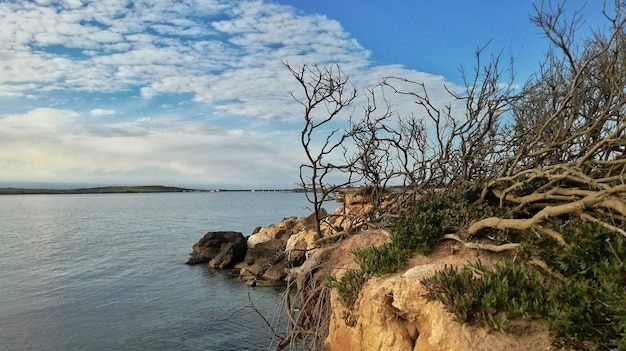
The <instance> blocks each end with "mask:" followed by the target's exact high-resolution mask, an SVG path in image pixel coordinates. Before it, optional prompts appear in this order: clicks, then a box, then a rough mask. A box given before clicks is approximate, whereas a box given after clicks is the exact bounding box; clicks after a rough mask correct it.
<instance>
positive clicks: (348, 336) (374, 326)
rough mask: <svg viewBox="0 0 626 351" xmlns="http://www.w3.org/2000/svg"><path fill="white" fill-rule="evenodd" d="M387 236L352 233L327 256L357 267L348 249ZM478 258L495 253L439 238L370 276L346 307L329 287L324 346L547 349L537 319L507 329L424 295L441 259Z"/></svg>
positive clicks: (337, 266)
mask: <svg viewBox="0 0 626 351" xmlns="http://www.w3.org/2000/svg"><path fill="white" fill-rule="evenodd" d="M386 240H388V235H387V233H386V232H385V231H368V232H363V233H360V234H357V235H354V236H352V237H350V238H348V239H346V240H345V241H343V242H341V243H339V244H337V245H336V246H334V247H332V248H329V249H328V250H331V252H327V253H326V262H328V264H329V265H332V266H334V268H333V269H332V272H333V274H336V275H338V276H341V274H343V272H345V271H346V269H350V268H357V265H356V263H355V262H354V260H353V259H352V257H351V256H350V255H349V252H350V251H352V250H355V249H358V248H362V247H368V246H369V245H372V244H373V245H377V244H382V243H383V242H385V241H386ZM477 259H480V260H481V261H482V262H483V263H485V264H488V265H492V264H495V262H496V261H497V258H496V256H495V255H493V254H489V253H485V252H479V251H475V250H472V249H467V248H459V249H454V250H451V249H450V247H449V244H445V243H444V244H442V245H440V247H438V248H437V249H436V250H435V251H434V253H433V254H432V255H429V256H423V255H415V256H414V257H412V258H411V260H410V262H409V264H408V265H407V266H406V268H405V269H403V270H402V271H401V272H398V273H394V274H390V275H385V276H382V277H374V278H371V279H370V280H368V281H367V282H366V283H365V284H364V285H363V287H362V289H361V291H360V293H359V296H358V298H357V300H356V302H355V303H354V305H353V306H352V308H351V309H350V310H347V309H346V307H344V306H343V305H342V304H341V303H340V301H339V298H338V294H337V292H336V291H334V290H333V291H331V293H330V299H329V302H330V306H331V307H330V312H331V313H330V321H329V325H328V336H327V337H326V339H325V342H324V349H325V350H328V351H339V350H361V351H368V350H372V351H373V350H397V351H405V350H414V351H418V350H420V351H422V350H426V351H430V350H433V351H434V350H437V351H443V350H460V351H464V350H494V351H495V350H509V351H514V350H525V351H527V350H550V349H551V346H550V345H551V341H550V338H549V334H548V331H547V327H546V326H545V325H544V324H543V323H542V322H541V321H539V320H535V321H532V320H531V321H519V322H512V323H511V325H510V329H509V331H508V332H496V331H490V330H488V329H487V328H485V327H481V326H472V325H466V324H461V323H458V322H456V321H454V318H453V316H452V314H450V313H449V312H447V311H446V310H445V309H444V307H443V305H442V304H441V303H440V302H438V301H428V299H427V298H426V297H425V296H426V294H427V291H426V289H425V287H424V286H423V285H422V283H421V280H422V279H424V278H426V277H429V276H432V275H433V274H434V273H435V272H436V271H438V270H441V269H443V268H444V267H445V265H456V266H463V265H465V264H467V263H468V262H473V261H475V260H477Z"/></svg>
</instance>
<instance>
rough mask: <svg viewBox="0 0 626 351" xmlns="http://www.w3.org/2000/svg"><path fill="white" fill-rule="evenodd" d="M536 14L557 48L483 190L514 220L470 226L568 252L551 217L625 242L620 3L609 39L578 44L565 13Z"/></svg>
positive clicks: (625, 51) (517, 109)
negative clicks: (519, 233) (589, 224)
mask: <svg viewBox="0 0 626 351" xmlns="http://www.w3.org/2000/svg"><path fill="white" fill-rule="evenodd" d="M550 10H551V11H548V10H546V9H544V8H537V13H538V14H537V15H536V16H534V17H533V18H532V20H533V21H534V22H535V23H536V24H537V25H538V26H539V27H540V28H542V29H543V30H544V32H545V33H546V36H547V38H548V39H549V40H550V41H551V42H552V44H553V50H552V51H551V52H550V53H549V54H548V56H547V59H546V62H545V63H544V65H543V66H542V67H541V70H540V71H539V72H538V73H537V75H536V76H535V77H532V78H531V79H530V80H529V81H528V83H527V84H526V86H525V88H524V91H523V92H522V94H521V96H522V98H521V99H520V100H519V101H518V102H517V103H516V105H515V106H514V108H513V111H514V118H515V124H514V127H513V131H512V139H511V142H510V146H511V147H512V148H513V149H514V152H513V153H512V155H511V156H510V157H507V158H506V159H505V160H504V162H502V166H501V167H500V172H499V174H497V175H496V176H495V177H493V178H492V179H491V180H490V181H489V182H488V183H487V185H486V186H485V188H484V190H483V194H482V198H481V200H482V201H486V200H487V198H488V197H489V196H495V197H496V198H497V199H499V202H500V205H501V206H512V209H513V211H514V213H513V215H512V218H506V219H505V218H496V217H492V218H486V219H483V220H480V221H478V222H476V223H474V224H473V225H472V226H470V227H469V229H468V232H469V234H470V235H475V234H477V233H479V232H480V231H482V230H483V229H486V228H495V229H507V230H528V229H530V230H533V231H535V232H537V233H542V234H545V235H549V236H551V237H553V238H554V239H556V240H558V241H559V242H561V243H563V244H566V243H565V241H564V239H563V237H562V236H561V234H560V233H559V232H558V230H554V229H550V228H546V227H545V225H544V224H545V223H546V222H547V221H548V220H550V219H552V218H564V217H570V218H582V219H583V220H586V221H593V222H598V223H600V224H601V225H602V226H604V227H606V228H609V229H611V230H613V231H615V232H616V233H620V234H621V235H624V236H626V231H624V229H623V228H624V225H625V224H626V222H625V219H626V185H625V178H624V175H625V173H626V157H625V151H626V119H625V117H624V116H625V114H626V93H625V91H624V86H626V67H625V66H624V62H626V33H625V32H624V29H625V28H624V25H625V23H626V18H625V17H624V14H625V12H624V11H625V10H626V7H625V4H624V2H622V1H618V2H616V6H615V14H613V15H609V14H608V13H607V12H606V11H605V13H604V14H605V16H606V18H607V19H609V22H610V23H611V28H610V33H609V34H608V35H602V34H601V33H594V35H593V36H592V38H590V39H589V40H588V41H586V42H584V45H582V46H575V45H574V43H575V41H574V39H573V34H574V32H575V31H576V30H577V29H578V26H579V25H580V23H581V22H580V21H581V20H580V19H579V18H578V17H577V16H574V18H573V19H572V20H570V21H565V20H564V19H563V11H564V9H563V7H562V6H557V7H556V8H551V9H550Z"/></svg>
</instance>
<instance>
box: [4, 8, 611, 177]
mask: <svg viewBox="0 0 626 351" xmlns="http://www.w3.org/2000/svg"><path fill="white" fill-rule="evenodd" d="M601 3H602V2H601V1H588V2H583V1H578V0H576V1H568V2H567V3H566V5H567V8H568V9H569V10H571V11H573V10H579V9H582V12H581V13H582V14H583V16H584V19H585V20H586V22H585V24H584V28H583V30H586V29H588V28H597V27H598V26H601V25H602V15H601ZM531 14H534V8H533V2H532V1H517V0H515V1H514V0H505V1H503V0H477V1H467V0H439V1H426V0H389V1H373V0H341V1H331V0H308V1H303V0H140V1H131V0H34V1H33V0H28V1H27V0H15V1H12V0H0V186H12V187H20V186H30V187H32V186H55V187H63V186H65V187H74V186H104V185H152V184H155V185H156V184H159V185H170V186H182V187H193V188H203V189H212V188H293V187H295V186H296V184H297V183H298V182H299V166H300V165H301V164H302V163H304V162H305V156H304V151H303V149H302V147H301V145H300V132H301V130H302V127H303V124H304V122H303V117H302V116H303V114H302V107H301V106H300V105H298V104H297V103H296V102H295V101H294V99H293V97H292V95H291V94H293V95H294V96H296V97H299V96H301V95H299V93H301V91H299V90H298V85H297V83H296V81H295V80H294V79H293V77H292V76H291V75H290V73H289V71H288V70H287V69H286V68H285V66H284V64H283V63H284V62H288V63H289V64H290V65H292V66H294V67H299V65H303V64H308V65H312V64H319V65H320V66H325V65H332V64H338V65H340V67H341V68H342V70H343V71H344V72H346V73H347V74H348V75H349V76H350V78H351V81H352V82H353V84H354V85H355V87H357V88H358V89H367V88H369V87H372V86H374V85H375V84H376V83H377V82H378V81H379V80H380V79H381V78H382V77H386V76H397V77H403V78H407V79H411V80H414V81H416V82H421V83H424V84H425V85H426V86H427V87H428V88H429V93H430V95H431V96H433V99H434V100H435V101H436V102H438V103H441V104H444V103H446V102H449V100H450V99H451V98H450V97H449V96H448V95H446V93H445V91H444V85H445V86H447V87H449V88H450V87H452V89H456V88H459V87H460V85H461V84H462V77H461V74H460V68H461V67H462V68H463V69H464V70H466V71H472V70H473V67H474V64H475V52H476V50H477V48H479V47H482V46H484V45H485V44H487V43H489V46H487V49H486V51H485V54H487V56H488V55H490V54H498V53H502V54H503V55H504V56H506V57H512V58H513V59H514V60H515V66H514V68H515V73H516V81H518V82H519V83H523V81H524V80H525V79H526V78H527V77H528V76H529V75H530V74H531V73H532V72H533V71H535V70H536V69H537V67H538V64H539V62H540V61H541V60H542V57H543V54H544V53H545V52H546V50H547V49H548V45H547V41H546V39H545V38H544V37H543V36H542V34H541V33H540V31H539V29H538V28H536V27H535V26H534V25H533V24H532V23H531V22H530V21H529V16H530V15H531ZM362 101H363V100H362V99H359V100H357V105H356V106H354V107H353V109H352V110H351V111H357V113H358V111H359V109H360V108H361V107H359V106H358V103H362ZM398 104H399V105H401V104H406V102H402V101H400V102H398ZM398 108H399V109H402V108H404V109H410V108H411V103H410V102H409V103H408V104H406V105H405V106H398ZM341 118H345V117H341Z"/></svg>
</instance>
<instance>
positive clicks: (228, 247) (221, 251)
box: [187, 231, 247, 268]
mask: <svg viewBox="0 0 626 351" xmlns="http://www.w3.org/2000/svg"><path fill="white" fill-rule="evenodd" d="M246 250H247V243H246V238H245V237H244V236H243V234H241V233H240V232H233V231H221V232H208V233H206V234H205V235H204V237H202V239H200V240H199V241H198V242H197V243H195V244H194V245H193V252H192V253H191V254H190V257H189V260H188V261H187V264H199V263H207V262H208V263H209V266H211V267H214V268H229V267H232V266H233V265H235V264H236V263H237V262H240V261H241V260H242V259H243V257H244V256H245V254H246Z"/></svg>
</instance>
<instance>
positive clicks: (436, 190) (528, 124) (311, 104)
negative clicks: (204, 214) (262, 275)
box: [282, 1, 626, 350]
mask: <svg viewBox="0 0 626 351" xmlns="http://www.w3.org/2000/svg"><path fill="white" fill-rule="evenodd" d="M536 10H537V11H536V14H535V15H534V16H532V17H531V21H532V22H534V23H535V24H536V25H537V28H539V29H540V30H541V32H542V33H543V34H544V35H545V37H546V38H547V40H548V41H549V43H550V45H551V48H550V50H549V51H548V52H547V53H546V57H545V61H544V62H543V63H542V64H541V65H540V67H539V69H538V70H537V72H535V73H534V74H533V75H532V76H531V77H529V78H528V79H527V80H526V82H525V83H524V84H523V85H521V86H519V85H518V84H516V82H517V80H516V79H515V77H514V75H513V72H514V69H513V66H512V65H513V63H514V62H513V60H511V61H509V64H506V65H503V62H505V61H503V58H502V57H501V56H500V55H496V56H492V57H491V59H490V60H489V61H488V62H487V63H485V62H483V60H484V53H485V49H486V48H484V47H483V48H480V49H479V50H477V52H476V60H477V62H476V68H475V70H474V71H473V73H469V72H466V71H462V72H463V78H464V82H465V90H464V91H456V90H452V89H449V90H448V91H449V93H450V97H451V98H452V101H453V102H451V103H450V104H448V105H444V106H437V104H436V103H435V102H434V101H433V100H432V99H431V98H430V96H429V94H428V89H427V87H425V86H424V85H423V84H421V83H420V82H414V81H410V80H407V79H404V78H401V77H384V78H382V79H381V80H380V82H379V84H378V85H377V86H375V87H374V88H371V89H368V90H367V91H366V92H365V94H364V96H365V98H366V99H365V100H366V102H367V103H366V106H365V107H364V108H363V109H362V111H363V114H362V115H361V116H357V115H356V114H355V112H354V111H355V110H352V109H351V110H350V111H353V112H352V113H351V115H350V116H349V120H350V125H349V126H348V127H347V128H345V129H341V128H339V127H337V128H336V129H330V130H331V131H330V132H329V129H328V126H330V125H337V124H335V123H336V122H337V120H338V119H339V118H338V117H337V116H339V115H340V112H341V111H346V110H348V109H346V107H348V106H349V105H350V104H352V103H354V101H355V93H353V92H355V90H354V89H353V88H352V85H351V83H350V80H349V79H348V77H347V76H346V75H345V74H344V73H343V72H342V71H341V69H340V67H339V66H335V67H332V68H321V67H317V66H307V65H305V66H302V67H300V68H294V67H291V66H289V65H287V67H288V69H289V70H290V71H291V73H292V74H293V75H294V77H295V78H296V80H297V81H298V82H299V83H300V85H301V86H302V88H303V94H301V95H296V94H295V93H294V94H292V95H293V96H294V98H296V100H298V101H299V102H300V103H301V104H302V106H304V108H305V124H306V126H305V128H304V129H303V147H304V149H305V151H306V154H307V155H308V156H309V157H308V160H309V163H308V164H306V165H304V166H303V167H302V168H301V181H302V186H303V188H305V189H317V190H318V191H314V192H313V194H314V196H312V197H310V198H309V199H310V201H311V202H312V204H313V206H314V208H315V209H316V211H315V213H316V218H317V220H318V223H323V222H325V221H326V222H328V221H329V218H328V217H326V216H319V215H318V214H319V213H321V211H319V210H318V207H320V206H321V203H322V202H324V201H327V200H328V199H329V198H331V197H332V196H333V194H336V193H337V191H336V190H337V189H338V187H337V184H341V188H345V187H346V186H354V187H360V188H362V189H367V191H365V192H363V194H365V195H367V197H368V201H369V203H370V204H372V208H371V210H370V211H369V212H368V213H366V214H361V215H362V217H363V221H361V222H360V223H361V225H360V226H358V227H352V228H350V233H349V234H354V235H356V234H358V233H359V231H362V230H366V229H378V228H388V229H389V230H390V238H389V239H390V240H389V241H388V242H386V243H384V244H382V245H379V246H373V247H371V248H366V249H358V250H354V251H353V252H352V255H353V257H354V260H355V261H356V262H357V264H358V268H357V269H347V270H344V271H343V273H342V274H341V275H340V276H338V275H336V274H333V273H332V272H329V273H327V274H324V275H323V276H322V277H319V275H318V277H319V279H320V281H319V282H315V283H312V282H309V283H310V284H309V285H308V286H307V287H306V288H302V287H301V285H300V291H299V292H298V294H297V298H298V299H299V303H298V304H297V305H298V306H299V308H298V310H297V311H295V310H293V309H291V307H292V306H293V305H294V304H292V303H290V304H288V306H287V307H288V312H289V313H290V315H291V316H292V317H291V320H292V322H293V323H292V329H291V330H292V339H294V340H295V341H298V342H300V343H301V344H303V345H304V346H305V347H307V348H309V349H315V348H317V347H318V346H317V345H319V341H318V340H317V339H316V338H315V335H317V336H321V337H323V336H324V330H320V329H318V330H316V332H315V333H313V336H312V334H311V332H310V331H311V330H310V328H309V329H307V328H308V327H310V325H307V324H306V323H299V322H298V321H301V320H306V321H308V322H310V321H311V320H313V319H315V320H319V319H323V318H324V316H323V315H320V313H327V312H328V311H327V308H326V309H324V308H322V305H323V304H324V303H325V302H324V301H327V300H324V299H328V293H327V292H325V291H324V290H323V288H326V289H334V290H335V291H336V292H337V293H338V296H339V300H340V301H341V303H342V304H343V306H344V307H345V308H346V312H345V315H346V318H345V320H346V323H347V324H348V325H355V323H356V317H351V316H350V311H351V308H352V306H353V304H354V303H355V301H356V300H357V299H358V297H359V292H360V290H361V288H362V287H363V286H364V284H366V282H367V281H368V280H370V279H371V278H372V277H377V276H382V275H387V274H390V273H394V272H397V271H398V270H400V269H402V268H405V267H406V265H407V263H408V262H409V260H410V258H411V257H412V256H414V255H415V254H418V253H419V254H429V253H430V251H431V250H432V248H433V247H434V246H435V245H436V244H438V243H441V242H442V241H449V242H452V243H454V244H455V245H460V246H462V247H466V248H471V249H475V250H482V251H488V252H491V253H496V254H498V255H500V256H501V263H500V264H497V265H495V267H488V266H486V265H483V264H482V262H480V261H476V262H470V263H469V264H468V265H467V266H466V267H463V268H455V267H447V268H446V269H444V270H441V271H439V272H438V273H436V274H435V275H434V276H432V277H430V278H426V279H423V280H422V284H423V285H424V286H425V287H426V288H427V290H428V298H429V299H432V300H436V301H439V302H441V303H442V304H443V305H444V306H445V308H446V309H447V310H448V311H450V312H451V313H452V314H453V315H454V316H455V318H456V320H458V321H459V322H463V323H475V324H481V325H485V326H487V327H489V328H492V329H495V330H501V331H506V330H507V329H508V325H509V322H510V321H511V320H513V319H519V318H522V319H523V318H531V319H542V320H545V321H546V323H547V325H548V328H549V330H550V333H551V336H552V338H553V342H554V345H555V346H557V347H562V348H566V349H576V350H579V349H586V350H587V349H588V350H626V300H625V299H624V292H625V291H626V263H625V261H626V244H625V243H624V241H625V240H626V229H625V228H626V179H625V174H626V119H625V118H624V116H626V91H625V90H624V87H625V86H626V28H625V24H626V17H625V15H626V2H624V1H615V2H614V6H613V7H611V8H610V9H609V7H607V8H606V10H605V11H604V13H603V15H604V16H605V18H606V20H607V27H606V28H605V29H598V30H596V31H593V32H592V34H591V35H589V36H588V37H586V38H584V39H578V38H577V37H576V36H575V34H577V32H578V31H579V30H580V28H581V25H582V23H583V22H582V18H580V17H579V16H578V13H575V14H574V16H573V17H570V18H566V16H565V13H566V12H565V7H564V4H559V5H556V6H551V5H548V4H544V3H542V4H541V5H538V6H537V7H536ZM298 96H299V97H298ZM394 98H402V99H406V98H410V99H412V100H413V102H414V103H415V105H414V106H416V109H415V110H414V111H411V112H410V113H408V114H402V113H400V112H398V110H397V109H396V108H395V107H394V104H393V99H394ZM333 122H334V123H333ZM322 126H324V128H322ZM315 136H317V137H318V138H320V139H321V143H319V144H320V145H321V147H320V148H318V149H315V148H314V147H315V146H314V145H316V144H315V143H311V142H310V141H311V140H312V139H313V138H314V137H315ZM341 176H343V178H341ZM330 179H344V180H343V181H339V182H335V183H332V184H330V183H327V182H328V181H329V180H330ZM392 185H393V186H395V188H394V189H398V188H400V189H401V191H394V192H392V191H389V189H390V187H391V186H392ZM322 189H331V190H333V191H328V192H321V193H320V191H321V190H322ZM320 194H321V196H320ZM320 208H321V207H320ZM320 228H321V225H319V224H318V232H319V234H320V235H324V233H322V232H321V230H320ZM337 231H338V232H345V230H344V228H341V227H339V228H338V229H337ZM325 235H331V234H329V233H326V234H325ZM311 301H315V304H311ZM320 301H321V302H320ZM326 303H327V302H326ZM303 314H305V315H306V318H302V315H303ZM308 322H307V323H308ZM319 325H322V324H319V323H318V324H316V326H319ZM307 330H308V331H309V332H307ZM316 333H317V334H316ZM282 347H286V345H282Z"/></svg>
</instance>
